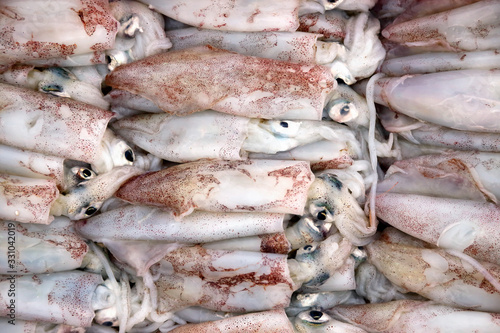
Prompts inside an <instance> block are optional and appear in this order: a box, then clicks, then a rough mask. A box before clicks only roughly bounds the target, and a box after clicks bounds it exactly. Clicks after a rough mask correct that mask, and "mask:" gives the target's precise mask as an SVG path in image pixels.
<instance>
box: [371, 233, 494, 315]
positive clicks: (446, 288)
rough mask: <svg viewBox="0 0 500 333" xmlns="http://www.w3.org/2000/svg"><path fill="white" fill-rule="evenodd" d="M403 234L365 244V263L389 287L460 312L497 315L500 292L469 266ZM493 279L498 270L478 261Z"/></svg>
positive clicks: (389, 235)
mask: <svg viewBox="0 0 500 333" xmlns="http://www.w3.org/2000/svg"><path fill="white" fill-rule="evenodd" d="M418 243H420V244H423V243H424V242H422V241H420V240H416V241H415V239H414V238H413V237H411V236H408V235H405V234H403V233H402V232H400V231H398V230H396V229H394V228H387V229H385V230H384V232H383V233H382V236H381V238H380V239H378V240H376V241H374V242H372V243H370V244H368V245H367V246H366V250H367V253H368V261H369V262H370V263H372V264H373V265H375V266H376V267H377V269H378V270H379V271H380V272H381V273H382V274H384V275H385V276H386V277H387V278H388V279H389V280H390V281H391V282H392V283H394V284H395V285H396V286H398V287H402V288H404V289H406V290H408V291H411V292H415V293H418V294H420V295H422V296H424V297H427V298H429V299H430V300H433V301H436V302H439V303H441V304H446V305H449V306H453V307H459V308H470V309H474V310H479V311H489V312H500V292H499V291H498V290H496V289H495V287H494V286H493V285H492V284H491V283H490V282H488V281H487V280H486V278H485V277H484V276H483V275H482V274H481V273H480V272H479V271H478V270H477V269H476V268H474V267H473V266H472V265H471V264H469V263H467V262H465V261H463V260H462V259H460V258H458V257H456V256H454V255H451V254H449V253H448V252H446V250H443V249H439V248H432V247H431V246H430V245H427V246H429V248H424V247H421V246H418V245H417V244H418ZM480 264H481V265H482V266H483V267H484V268H485V269H486V270H487V271H488V272H489V273H490V274H491V275H492V276H493V277H494V279H497V280H498V279H499V278H500V266H498V265H495V264H492V263H489V262H485V261H481V262H480Z"/></svg>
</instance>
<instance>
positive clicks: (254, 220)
mask: <svg viewBox="0 0 500 333" xmlns="http://www.w3.org/2000/svg"><path fill="white" fill-rule="evenodd" d="M75 228H76V230H78V233H79V234H80V235H82V236H84V237H85V238H87V239H91V240H93V241H95V242H102V241H104V240H106V239H113V240H142V241H148V240H149V241H153V240H154V241H165V242H180V243H188V244H197V243H208V242H215V241H219V240H223V239H231V238H235V237H246V236H253V235H262V234H268V233H274V232H281V231H283V214H270V213H213V212H201V211H198V212H193V213H192V214H190V215H188V216H185V217H184V218H183V219H182V220H181V221H178V220H177V219H176V218H175V217H174V216H173V215H172V213H170V212H168V211H164V210H161V209H159V208H152V207H148V206H138V205H134V206H126V207H123V208H119V209H113V210H111V211H107V212H105V213H102V214H99V215H96V216H94V217H92V218H89V219H86V220H82V221H78V222H76V224H75Z"/></svg>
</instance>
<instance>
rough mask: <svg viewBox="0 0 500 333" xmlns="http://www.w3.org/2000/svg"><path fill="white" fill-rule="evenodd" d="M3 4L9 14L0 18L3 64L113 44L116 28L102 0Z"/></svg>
mask: <svg viewBox="0 0 500 333" xmlns="http://www.w3.org/2000/svg"><path fill="white" fill-rule="evenodd" d="M2 7H3V8H4V9H3V11H5V12H6V13H8V15H2V17H1V19H0V23H1V25H2V26H4V27H5V29H6V30H5V32H6V33H5V35H4V37H3V38H2V39H0V45H1V46H0V48H1V49H3V50H4V51H5V52H2V56H1V57H0V61H1V62H2V63H3V64H6V63H7V64H8V63H15V62H24V61H26V60H31V59H38V58H54V57H64V56H68V55H73V54H84V53H91V52H94V51H102V50H105V49H107V48H111V47H112V46H113V44H114V39H115V34H116V32H117V29H118V22H117V21H116V20H115V19H114V18H113V16H111V13H110V12H109V5H108V2H107V1H103V0H92V1H80V0H72V1H51V2H46V1H35V2H33V1H18V0H6V1H2ZM79 12H80V14H81V17H82V18H80V16H79ZM54 32H57V33H54Z"/></svg>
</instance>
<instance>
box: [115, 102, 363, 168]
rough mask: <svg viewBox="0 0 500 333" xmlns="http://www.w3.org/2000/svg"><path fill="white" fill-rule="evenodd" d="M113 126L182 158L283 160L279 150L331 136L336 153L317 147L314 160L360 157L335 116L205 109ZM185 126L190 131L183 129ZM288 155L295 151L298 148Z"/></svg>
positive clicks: (145, 145) (157, 151) (160, 152)
mask: <svg viewBox="0 0 500 333" xmlns="http://www.w3.org/2000/svg"><path fill="white" fill-rule="evenodd" d="M112 128H113V129H114V130H115V131H116V132H117V133H118V134H120V136H121V137H123V138H125V139H127V140H128V141H129V142H132V143H134V144H135V145H137V146H138V147H140V148H142V149H144V150H146V151H148V152H150V153H152V154H154V155H155V156H158V157H160V158H163V159H165V160H168V161H173V162H181V163H182V162H190V161H196V160H199V159H203V158H210V159H223V160H241V159H244V158H246V157H247V156H249V155H250V157H256V156H259V157H260V158H277V159H279V157H277V156H274V155H275V154H276V153H277V152H285V151H290V150H293V149H294V148H296V147H301V146H304V150H306V151H307V150H308V151H311V150H312V149H313V148H312V147H313V146H314V145H312V144H314V143H315V142H319V141H325V140H328V141H332V143H331V144H329V146H330V147H332V148H333V147H337V148H336V150H335V151H332V152H331V155H336V156H337V157H338V158H337V159H336V158H335V156H332V157H333V158H323V156H325V155H326V152H321V150H315V152H316V154H317V156H314V154H313V152H312V151H311V161H312V162H320V161H325V162H326V161H331V160H334V161H335V160H340V159H341V156H347V157H349V158H351V159H356V158H358V157H360V156H361V147H360V146H359V143H358V141H357V139H356V137H355V134H354V133H353V132H352V131H351V130H350V129H349V128H346V127H345V126H342V125H338V124H336V123H334V122H331V121H321V122H320V121H293V120H281V121H279V120H262V119H249V118H246V117H240V116H235V115H229V114H224V113H219V112H215V111H208V110H207V111H203V112H197V113H194V114H191V115H187V116H183V117H179V116H173V115H168V114H165V113H162V114H141V115H135V116H132V117H126V118H122V119H120V120H118V121H116V122H114V123H113V124H112ZM185 128H189V131H185V130H180V129H185ZM289 154H291V155H292V156H293V155H294V152H290V153H289ZM282 155H286V154H282ZM280 156H281V155H280ZM283 159H287V158H283ZM303 160H304V158H303ZM305 160H308V159H305Z"/></svg>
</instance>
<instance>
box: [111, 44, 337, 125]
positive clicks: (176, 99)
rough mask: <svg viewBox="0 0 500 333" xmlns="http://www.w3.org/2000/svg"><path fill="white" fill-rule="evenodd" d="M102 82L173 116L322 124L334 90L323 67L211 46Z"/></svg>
mask: <svg viewBox="0 0 500 333" xmlns="http://www.w3.org/2000/svg"><path fill="white" fill-rule="evenodd" d="M222 64H223V66H222ZM167 78H168V80H167ZM105 82H106V84H107V85H109V86H111V87H113V88H115V89H121V90H126V91H128V92H131V93H133V94H139V95H141V96H143V97H145V98H147V99H150V100H151V101H153V102H154V103H155V104H157V106H158V107H160V108H161V109H162V110H164V111H166V112H169V113H173V114H176V115H186V114H189V113H192V112H196V111H202V110H206V109H213V110H215V111H219V112H224V113H230V114H235V115H240V116H245V117H253V118H265V119H270V118H290V119H310V120H321V116H322V111H323V107H324V104H325V101H326V98H327V96H328V94H329V93H330V92H331V91H332V90H333V89H335V87H336V86H337V83H336V81H335V80H334V78H333V76H332V74H331V73H330V72H329V71H328V69H326V68H324V67H321V66H310V65H307V66H306V65H300V64H294V63H289V62H283V61H276V60H271V59H263V58H255V57H249V56H243V55H239V54H236V53H232V52H228V51H225V50H219V49H216V48H213V47H211V46H204V47H195V48H190V49H186V50H181V51H172V52H166V53H161V54H158V55H155V56H151V57H148V58H145V59H142V60H139V61H136V62H134V63H131V64H127V65H123V66H120V67H118V68H116V69H115V70H114V71H113V72H111V73H110V74H108V76H107V77H106V81H105ZM271 96H272V98H270V97H271Z"/></svg>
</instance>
